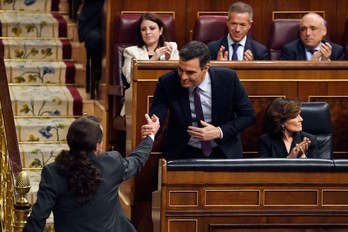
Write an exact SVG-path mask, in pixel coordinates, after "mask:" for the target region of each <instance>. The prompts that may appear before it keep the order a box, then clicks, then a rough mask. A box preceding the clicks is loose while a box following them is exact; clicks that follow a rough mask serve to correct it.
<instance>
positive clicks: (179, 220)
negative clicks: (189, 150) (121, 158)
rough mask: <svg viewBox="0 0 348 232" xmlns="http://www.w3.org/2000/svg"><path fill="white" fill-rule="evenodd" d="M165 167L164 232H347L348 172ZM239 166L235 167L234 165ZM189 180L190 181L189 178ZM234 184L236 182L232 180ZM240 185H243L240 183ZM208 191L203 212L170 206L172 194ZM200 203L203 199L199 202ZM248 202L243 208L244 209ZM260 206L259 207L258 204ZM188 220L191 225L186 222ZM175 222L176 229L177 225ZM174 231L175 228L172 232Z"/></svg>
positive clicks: (201, 207)
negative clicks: (169, 197)
mask: <svg viewBox="0 0 348 232" xmlns="http://www.w3.org/2000/svg"><path fill="white" fill-rule="evenodd" d="M161 163H162V164H164V165H162V173H163V175H162V182H161V183H162V184H161V191H162V194H161V196H162V199H161V204H160V203H156V204H159V205H161V206H162V207H161V223H162V225H161V231H164V232H166V231H172V230H171V229H172V228H178V229H179V228H180V229H181V231H193V229H194V227H193V225H194V223H193V222H191V224H190V225H191V227H190V228H188V227H187V225H188V222H187V220H188V221H191V219H192V217H194V218H195V219H196V220H197V222H199V223H198V224H196V225H197V227H196V228H198V231H200V232H201V231H202V232H208V231H209V232H211V231H219V232H225V231H226V232H227V231H243V232H246V231H272V232H276V231H277V232H278V231H296V232H297V231H298V232H300V231H308V232H311V231H313V232H314V231H347V229H348V200H347V199H348V197H347V196H348V179H347V178H346V176H347V172H344V171H335V170H334V168H333V170H332V171H330V172H317V171H315V170H314V169H313V171H310V170H307V171H303V172H299V171H296V170H293V171H290V170H287V171H281V170H279V171H268V172H267V171H266V172H259V171H245V172H240V171H233V170H225V171H223V170H220V169H219V171H217V170H212V171H209V170H196V169H197V168H194V169H195V170H186V171H180V170H173V167H172V168H171V169H170V170H167V168H166V165H165V162H161ZM231 165H233V164H231ZM184 176H187V177H189V178H184ZM228 180H230V181H228ZM238 181H239V182H238ZM187 186H190V187H189V188H190V191H197V192H202V191H203V193H205V194H202V195H199V197H203V198H204V196H205V197H206V200H203V204H202V205H201V204H199V206H198V208H192V207H191V208H190V207H181V208H173V207H168V206H167V205H166V202H167V201H168V198H167V196H168V195H167V194H168V192H171V191H173V190H174V189H175V190H178V189H181V188H182V189H187ZM198 201H199V202H200V201H201V200H200V199H198ZM240 202H242V204H240ZM258 202H259V203H258ZM183 219H187V220H183ZM174 220H175V226H174V224H172V223H173V221H174ZM168 228H170V229H168Z"/></svg>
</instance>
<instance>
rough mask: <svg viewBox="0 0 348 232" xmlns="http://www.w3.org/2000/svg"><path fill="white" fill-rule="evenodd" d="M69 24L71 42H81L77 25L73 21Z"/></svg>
mask: <svg viewBox="0 0 348 232" xmlns="http://www.w3.org/2000/svg"><path fill="white" fill-rule="evenodd" d="M67 22H68V38H69V40H70V41H76V42H78V41H79V34H78V31H77V23H75V22H72V21H71V20H69V21H67Z"/></svg>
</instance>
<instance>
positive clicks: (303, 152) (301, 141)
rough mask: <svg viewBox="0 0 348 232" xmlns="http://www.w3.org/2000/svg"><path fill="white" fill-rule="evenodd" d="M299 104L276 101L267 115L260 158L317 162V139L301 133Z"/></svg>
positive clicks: (259, 145)
mask: <svg viewBox="0 0 348 232" xmlns="http://www.w3.org/2000/svg"><path fill="white" fill-rule="evenodd" d="M300 110H301V109H300V105H299V103H298V102H296V101H294V100H289V99H283V98H276V99H275V100H274V101H273V102H272V103H271V105H270V106H269V107H268V109H267V112H266V121H265V129H266V133H265V134H263V135H261V136H260V138H259V144H258V150H259V156H260V157H263V158H318V157H319V154H318V142H317V139H316V137H315V136H314V135H312V134H309V133H306V132H303V131H302V121H303V119H302V117H301V115H300Z"/></svg>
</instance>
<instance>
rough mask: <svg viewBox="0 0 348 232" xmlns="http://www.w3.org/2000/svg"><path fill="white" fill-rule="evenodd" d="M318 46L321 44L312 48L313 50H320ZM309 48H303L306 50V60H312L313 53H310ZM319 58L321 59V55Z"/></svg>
mask: <svg viewBox="0 0 348 232" xmlns="http://www.w3.org/2000/svg"><path fill="white" fill-rule="evenodd" d="M320 46H321V43H320V44H319V45H318V46H317V47H316V48H314V50H315V51H319V50H320ZM309 50H310V49H308V48H305V51H306V58H307V60H312V56H313V54H312V53H311V52H310V51H309ZM319 60H321V57H320V58H319Z"/></svg>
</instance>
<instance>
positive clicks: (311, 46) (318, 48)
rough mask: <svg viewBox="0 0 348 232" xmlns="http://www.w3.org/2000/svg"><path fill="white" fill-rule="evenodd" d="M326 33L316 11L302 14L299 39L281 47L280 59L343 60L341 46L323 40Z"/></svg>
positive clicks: (322, 21) (322, 20)
mask: <svg viewBox="0 0 348 232" xmlns="http://www.w3.org/2000/svg"><path fill="white" fill-rule="evenodd" d="M326 33H327V29H326V25H325V20H324V19H323V18H322V17H321V16H320V15H318V14H316V13H308V14H306V15H304V16H303V17H302V19H301V22H300V39H297V40H295V41H292V42H290V43H288V44H287V45H285V46H284V47H283V48H282V53H281V56H280V59H281V60H313V61H329V60H343V58H344V54H343V47H342V46H340V45H338V44H335V43H331V42H330V43H329V42H326V41H325V40H323V38H324V37H325V35H326Z"/></svg>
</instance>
